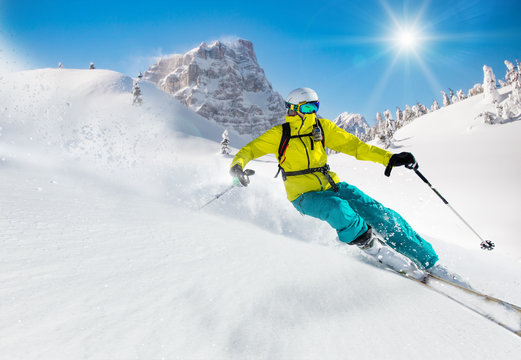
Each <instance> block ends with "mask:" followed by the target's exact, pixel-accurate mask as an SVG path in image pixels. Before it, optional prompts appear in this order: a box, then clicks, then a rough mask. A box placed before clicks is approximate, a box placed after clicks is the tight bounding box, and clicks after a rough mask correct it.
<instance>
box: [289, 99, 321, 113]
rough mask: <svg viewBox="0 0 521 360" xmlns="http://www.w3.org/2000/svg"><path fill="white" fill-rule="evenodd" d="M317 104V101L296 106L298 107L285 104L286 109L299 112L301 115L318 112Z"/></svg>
mask: <svg viewBox="0 0 521 360" xmlns="http://www.w3.org/2000/svg"><path fill="white" fill-rule="evenodd" d="M319 104H320V103H319V102H318V101H313V102H308V103H303V104H298V105H295V104H291V103H289V102H287V103H286V108H287V109H289V110H293V111H299V112H301V113H302V114H312V113H316V112H317V111H318V107H319Z"/></svg>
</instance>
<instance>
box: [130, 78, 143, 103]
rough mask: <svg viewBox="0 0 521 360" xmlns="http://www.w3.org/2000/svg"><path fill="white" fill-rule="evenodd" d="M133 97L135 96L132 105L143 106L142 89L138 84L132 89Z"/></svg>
mask: <svg viewBox="0 0 521 360" xmlns="http://www.w3.org/2000/svg"><path fill="white" fill-rule="evenodd" d="M132 95H134V99H133V101H132V104H134V105H141V104H143V98H142V97H141V88H140V87H139V84H138V83H137V82H136V83H135V84H134V88H133V89H132Z"/></svg>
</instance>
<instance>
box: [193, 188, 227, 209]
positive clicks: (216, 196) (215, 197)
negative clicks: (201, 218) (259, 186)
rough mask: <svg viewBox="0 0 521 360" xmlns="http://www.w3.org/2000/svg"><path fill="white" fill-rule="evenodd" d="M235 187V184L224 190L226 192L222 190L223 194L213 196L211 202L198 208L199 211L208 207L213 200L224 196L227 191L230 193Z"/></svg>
mask: <svg viewBox="0 0 521 360" xmlns="http://www.w3.org/2000/svg"><path fill="white" fill-rule="evenodd" d="M234 187H235V184H233V185H230V186H229V187H227V188H226V190H224V191H223V192H220V193H219V194H217V195H215V196H214V197H213V198H212V200H210V201H208V202H207V203H206V204H204V205H203V206H201V207H200V208H199V210H201V209H202V208H204V207H206V206H208V205H210V204H211V203H212V202H214V201H215V200H217V199H219V198H220V197H221V196H223V195H224V194H226V193H227V192H228V191H230V190H231V189H233V188H234Z"/></svg>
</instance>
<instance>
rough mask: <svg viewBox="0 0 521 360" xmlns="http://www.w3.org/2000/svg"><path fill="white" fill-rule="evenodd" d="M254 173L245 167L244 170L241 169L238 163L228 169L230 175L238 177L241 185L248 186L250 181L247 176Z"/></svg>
mask: <svg viewBox="0 0 521 360" xmlns="http://www.w3.org/2000/svg"><path fill="white" fill-rule="evenodd" d="M253 174H255V171H253V170H250V169H246V171H242V166H241V165H240V164H235V165H233V166H232V168H231V169H230V175H231V176H232V177H233V178H234V179H235V178H237V179H239V182H240V183H241V185H242V186H248V184H249V183H250V178H249V176H251V175H253Z"/></svg>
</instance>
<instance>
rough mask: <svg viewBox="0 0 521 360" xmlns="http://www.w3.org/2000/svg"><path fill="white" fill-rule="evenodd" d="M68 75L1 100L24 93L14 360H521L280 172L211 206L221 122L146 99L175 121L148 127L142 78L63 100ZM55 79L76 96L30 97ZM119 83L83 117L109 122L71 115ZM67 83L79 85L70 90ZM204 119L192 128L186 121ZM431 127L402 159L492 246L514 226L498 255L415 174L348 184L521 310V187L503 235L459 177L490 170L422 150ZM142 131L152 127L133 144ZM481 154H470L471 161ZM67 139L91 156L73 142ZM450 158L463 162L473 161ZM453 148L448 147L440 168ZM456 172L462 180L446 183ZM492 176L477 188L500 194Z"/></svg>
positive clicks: (83, 79)
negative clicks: (309, 207)
mask: <svg viewBox="0 0 521 360" xmlns="http://www.w3.org/2000/svg"><path fill="white" fill-rule="evenodd" d="M35 75H37V76H35ZM62 75H63V74H62ZM62 75H59V74H56V72H55V71H51V70H41V71H38V72H27V73H17V74H13V75H12V77H9V76H8V77H4V78H3V79H2V80H0V93H3V94H4V95H5V93H7V91H8V90H9V91H10V92H9V94H10V96H11V98H10V99H7V100H4V102H2V103H1V104H0V105H1V106H0V114H2V115H1V116H2V117H1V119H2V120H1V121H2V122H1V123H0V127H1V128H2V130H0V134H1V135H0V176H1V178H2V187H0V198H1V199H2V201H1V206H0V244H1V248H2V256H1V257H0V283H1V284H2V286H1V287H0V354H1V355H0V358H6V359H72V358H74V359H76V358H86V359H130V358H144V359H156V358H167V359H170V358H171V359H177V358H181V359H244V358H255V359H274V358H280V359H297V358H298V359H317V358H320V359H338V358H347V357H349V358H358V359H373V358H382V359H397V358H403V357H407V358H409V357H418V358H419V357H421V358H423V359H439V358H450V359H491V358H494V359H513V358H516V357H517V355H518V354H519V351H520V350H521V339H520V338H519V337H516V336H515V335H513V334H511V333H509V332H507V331H505V330H504V329H502V328H500V327H498V326H496V325H494V324H492V323H490V322H488V321H487V320H486V319H483V318H480V317H479V316H476V315H475V314H474V313H472V312H471V311H469V310H467V309H465V308H463V307H461V306H460V305H458V304H456V303H454V302H452V301H450V300H449V299H446V298H444V297H442V296H439V295H437V294H435V293H433V292H430V291H428V290H427V289H425V288H423V287H422V286H420V285H418V284H416V283H414V282H412V281H408V280H406V279H403V278H401V277H399V276H396V275H395V274H392V273H390V272H388V271H385V270H384V269H381V268H380V267H379V266H378V265H375V264H374V263H373V262H372V261H371V260H369V259H367V258H365V257H364V256H363V255H361V254H360V253H359V252H358V251H357V250H356V249H353V248H350V247H348V246H343V245H342V244H339V243H338V242H336V239H335V233H334V232H333V231H332V230H331V229H330V228H329V227H328V226H327V225H325V224H324V223H322V222H320V221H318V220H315V219H312V218H309V217H303V216H301V215H300V214H298V212H296V211H295V209H294V208H293V207H292V205H291V204H290V203H289V202H287V200H286V199H285V193H284V189H283V185H282V183H281V180H280V178H279V179H273V178H272V177H273V175H274V173H275V171H276V165H275V159H274V158H272V157H265V158H262V159H259V160H258V161H255V162H252V163H251V164H249V166H248V167H251V168H254V169H255V170H256V171H257V174H256V175H255V176H253V177H252V183H251V185H250V186H249V187H248V188H246V189H245V188H242V189H234V190H232V191H231V192H230V193H228V194H226V195H224V196H223V198H222V199H219V200H217V201H215V202H214V203H213V204H212V205H210V206H209V207H208V208H205V210H204V211H198V210H197V209H198V207H199V206H201V205H202V204H203V203H205V202H206V201H208V200H210V199H211V197H212V196H213V194H216V193H218V192H220V191H222V189H223V188H225V187H226V186H228V185H229V183H230V179H229V176H228V174H227V166H228V164H229V162H230V160H231V159H230V158H226V157H222V156H221V155H219V154H217V153H216V152H217V151H218V149H219V145H218V143H216V142H211V141H208V140H205V139H203V138H198V137H194V136H195V135H197V133H198V131H199V130H198V127H203V126H205V122H204V121H203V120H202V119H201V118H199V117H197V116H196V115H193V114H190V113H189V112H186V111H185V110H184V109H183V108H182V107H181V106H180V105H178V104H176V103H175V102H172V103H169V102H168V101H172V100H171V99H169V98H165V97H164V96H163V94H162V93H161V92H160V91H159V90H156V89H155V88H153V87H149V86H144V87H143V89H144V91H143V98H144V100H145V104H146V101H149V102H156V103H157V104H156V105H158V106H159V105H162V109H165V110H164V111H165V113H162V112H160V111H158V112H157V113H155V114H154V115H152V116H150V114H149V115H148V116H147V115H145V114H143V112H142V111H141V110H139V109H138V110H136V109H135V108H133V107H132V106H131V105H130V104H131V97H130V95H129V94H128V95H126V94H125V92H127V91H129V89H128V88H127V87H128V86H127V85H125V84H128V83H129V80H128V79H125V78H121V76H120V75H118V74H115V73H112V72H108V73H107V72H104V71H93V72H92V71H70V72H67V73H66V75H67V76H66V78H67V81H68V82H66V83H65V85H64V83H63V80H64V79H63V76H62ZM10 76H11V75H10ZM93 77H94V78H93ZM40 82H42V86H44V85H45V86H47V87H49V88H50V89H53V91H56V92H57V93H58V95H60V96H58V97H52V96H51V97H49V98H43V99H40V98H39V97H38V96H37V95H36V94H35V95H31V94H32V93H31V92H29V93H26V92H25V90H24V89H27V86H29V85H30V86H35V87H38V86H40ZM78 83H79V85H78ZM106 83H109V84H116V85H114V86H115V87H112V88H111V89H112V90H111V91H108V92H107V93H106V94H105V99H104V100H100V99H99V98H97V99H96V101H92V102H89V101H85V102H83V104H84V105H82V110H92V109H93V107H94V108H96V109H98V110H99V111H98V112H95V114H96V115H95V116H93V117H87V116H83V115H81V113H83V111H80V112H73V113H70V112H69V111H70V110H68V109H70V107H69V106H67V105H65V106H63V105H64V103H63V101H65V102H67V103H70V104H72V105H71V106H72V107H79V106H80V105H76V104H79V103H81V102H80V101H79V100H80V99H82V98H83V97H84V96H87V99H91V98H90V97H89V96H96V95H85V94H96V91H99V89H106V88H107V84H106ZM24 84H29V85H27V86H26V87H25V88H24ZM58 84H62V85H60V86H63V89H65V90H61V92H60V91H58V90H56V89H59V88H60V86H59V85H58ZM67 84H75V86H74V87H73V86H72V85H67ZM80 85H81V86H80ZM13 88H18V89H20V90H19V91H13ZM71 88H72V89H79V90H77V91H76V90H71ZM125 96H127V97H128V101H127V98H125ZM66 97H67V98H66ZM64 98H66V99H65V100H64ZM8 100H9V101H8ZM475 102H476V99H470V100H469V101H468V102H462V103H460V104H457V105H458V106H459V108H458V107H454V109H451V108H447V109H442V110H445V111H444V113H440V114H441V115H440V118H441V117H442V115H443V116H446V113H448V112H449V110H451V111H454V112H455V113H456V114H455V116H459V113H460V112H461V113H466V112H469V108H473V107H479V106H480V105H479V104H476V103H475ZM33 103H34V104H33ZM29 104H32V105H31V107H29ZM464 105H467V107H465V106H464ZM48 108H53V109H62V110H59V115H60V116H61V120H60V121H57V118H56V117H51V118H43V119H42V118H40V116H39V115H40V114H41V112H42V111H43V110H44V109H48ZM27 109H32V110H31V111H29V110H27ZM28 111H29V112H28ZM92 113H94V112H91V114H92ZM172 113H173V115H172ZM176 114H177V115H176ZM179 114H182V116H179ZM436 115H437V114H436V113H433V114H430V116H431V117H435V116H436ZM143 116H147V117H145V118H143ZM191 117H193V118H191ZM181 118H182V121H180V119H181ZM467 118H469V117H468V116H467ZM109 119H110V120H111V121H113V123H112V125H113V124H116V125H117V126H118V127H119V128H118V129H119V130H118V131H119V133H120V134H119V135H118V134H117V133H115V132H114V131H113V130H114V127H112V125H111V128H110V129H109V128H107V129H104V126H105V124H107V121H108V120H109ZM37 120H38V121H39V122H37ZM191 120H193V122H191V124H192V125H193V124H196V125H194V127H193V126H192V125H190V124H186V122H190V121H191ZM432 120H436V119H431V121H432ZM437 120H439V119H437ZM143 121H146V124H147V126H144V125H143ZM422 121H425V122H426V124H424V125H422ZM469 121H470V120H469ZM179 123H182V124H179ZM427 124H428V123H427V120H424V119H418V120H416V122H415V123H413V124H411V125H409V126H407V127H405V128H404V129H402V130H401V132H399V133H398V134H397V138H398V139H402V140H399V141H398V143H399V144H400V146H402V148H401V149H405V150H404V151H407V150H411V151H413V152H414V153H415V154H418V155H417V157H418V159H419V160H420V165H422V164H423V163H425V166H424V167H422V168H421V170H423V169H425V172H424V173H425V175H426V176H427V177H428V178H429V179H430V180H431V178H432V183H433V184H434V186H435V187H437V188H438V189H439V190H440V191H442V193H444V194H445V192H447V193H448V195H447V198H448V200H449V202H451V204H454V206H456V204H457V205H458V206H456V207H458V209H461V212H462V213H463V214H464V216H465V215H467V214H468V216H469V217H470V218H471V219H472V220H473V221H472V223H473V224H474V223H475V224H476V226H478V227H480V230H482V231H486V233H487V234H488V235H490V236H493V235H495V231H494V230H497V228H499V227H501V228H502V229H501V230H500V234H501V236H500V237H498V239H497V240H496V239H495V238H494V240H496V244H497V247H498V249H497V251H494V252H490V253H489V252H483V251H482V250H480V249H479V246H478V244H479V241H478V240H476V239H474V238H473V237H472V236H469V235H468V230H466V229H465V228H463V227H461V224H458V222H457V219H456V220H455V219H454V218H453V217H454V216H453V215H452V216H451V215H450V214H448V213H447V211H446V209H445V207H444V205H443V204H442V203H441V202H439V200H437V199H436V198H435V197H433V194H432V195H431V193H430V192H429V191H430V190H429V189H425V185H424V184H423V183H421V181H419V180H418V179H414V176H413V175H414V174H410V173H408V172H407V171H406V170H404V169H395V170H394V173H393V175H392V176H391V178H389V179H387V178H385V177H384V176H383V168H382V167H381V166H379V165H376V164H370V163H363V162H358V161H355V160H353V159H349V158H347V157H346V156H342V155H334V156H332V157H331V161H330V163H331V165H332V167H333V169H334V170H335V171H337V172H338V173H339V175H340V177H341V178H342V179H345V180H347V181H350V182H352V183H353V184H355V185H356V186H359V187H360V188H361V189H363V190H364V191H366V192H367V193H369V194H370V195H372V196H375V197H376V198H377V199H379V200H380V201H382V202H383V203H384V204H385V205H387V206H390V207H393V208H395V209H396V210H398V211H400V212H402V213H403V214H404V215H405V217H406V218H407V219H408V220H410V222H411V223H412V224H413V226H414V227H415V228H416V229H418V231H420V233H421V234H422V235H424V236H425V237H426V239H428V240H429V241H431V242H432V243H433V245H434V246H435V248H436V249H437V250H438V252H439V254H440V257H441V259H442V260H443V261H444V262H445V263H446V264H448V265H449V266H450V267H451V268H453V269H454V270H456V271H458V272H460V273H461V274H462V275H464V276H466V277H467V278H469V279H470V281H471V283H472V284H473V285H475V286H476V287H477V288H479V289H484V290H486V291H488V292H489V293H490V294H491V295H493V296H497V297H500V298H503V299H505V300H507V301H510V302H513V303H516V304H521V284H520V280H519V276H518V274H519V273H520V270H521V255H520V250H519V249H520V248H519V242H518V241H516V240H510V239H509V238H512V237H515V236H516V235H517V234H516V233H517V232H516V231H515V229H512V228H511V227H509V225H508V224H509V221H511V220H510V215H511V211H515V210H516V208H515V206H517V205H516V204H515V201H513V200H516V199H519V196H518V195H519V190H517V192H516V190H513V189H512V188H511V187H508V184H509V181H510V180H509V179H508V176H507V179H505V183H504V185H503V188H501V189H499V190H498V191H500V194H502V195H507V196H508V197H507V198H505V200H504V201H503V204H504V205H505V204H506V205H507V207H506V208H505V207H504V208H503V209H502V210H497V211H498V212H499V214H503V216H501V217H500V220H498V221H499V222H500V226H498V225H494V223H492V224H489V225H487V224H484V221H485V219H487V218H488V217H491V216H492V214H488V213H486V212H485V214H483V211H481V212H480V211H473V207H476V206H475V204H474V202H473V195H472V194H466V193H464V191H462V190H461V188H460V183H461V184H464V185H466V181H465V180H464V179H461V176H464V175H465V171H468V168H472V167H473V166H475V165H476V163H475V162H474V161H471V162H470V164H468V166H464V167H465V169H460V168H461V166H462V165H461V164H460V166H459V167H458V166H456V165H450V164H448V163H447V162H446V161H443V160H444V158H441V159H440V158H439V157H437V156H435V154H433V152H432V147H431V146H428V145H422V144H424V143H425V141H427V140H426V138H422V136H423V134H424V132H422V131H423V128H424V127H427V126H428V125H427ZM138 125H141V127H140V129H141V130H142V131H135V130H134V129H135V127H136V126H138ZM148 125H150V126H148ZM84 126H88V127H90V128H93V129H95V128H96V127H95V126H98V128H97V129H99V133H98V134H97V135H94V137H90V139H88V138H85V137H83V136H84V135H82V134H81V132H79V131H76V130H78V129H81V128H82V127H84ZM462 126H463V127H464V129H468V126H467V125H462ZM505 126H509V128H507V131H505V132H502V133H501V134H499V135H500V136H504V137H506V136H507V135H505V134H504V133H506V132H511V133H515V134H519V133H521V129H520V127H519V122H518V123H511V124H506V125H505ZM415 127H416V129H415ZM180 128H181V129H183V130H182V131H181V130H179V129H180ZM168 129H169V130H168ZM212 129H213V130H212V131H213V133H212V134H208V133H207V135H206V136H207V137H208V138H210V135H212V136H214V135H215V140H216V141H219V140H220V132H222V129H218V128H212ZM143 131H145V133H144V132H143ZM428 131H430V134H431V136H432V131H431V130H430V129H428ZM454 131H459V132H460V133H461V132H462V131H464V130H461V129H455V130H454ZM465 131H466V130H465ZM496 131H497V132H499V131H500V127H496V128H495V129H493V130H490V131H489V129H486V131H485V130H483V132H481V131H476V130H473V131H471V132H470V133H471V134H476V132H477V133H478V135H479V134H482V135H483V137H484V138H485V139H489V140H490V136H491V133H493V132H496ZM187 132H188V134H189V135H186V133H187ZM42 134H44V135H45V136H43V135H42ZM499 135H498V136H499ZM472 136H474V135H471V136H470V137H472ZM479 136H481V135H479ZM508 136H511V135H508ZM512 136H513V135H512ZM400 137H401V138H400ZM455 138H456V137H455ZM467 138H468V137H467ZM475 140H476V139H474V140H473V139H469V140H465V141H466V142H465V145H466V146H467V148H468V147H471V146H474V145H472V144H473V141H475ZM477 140H481V139H477ZM70 141H74V143H75V144H78V146H73V147H70V146H69V147H67V146H66V144H71V142H70ZM239 141H240V140H239V138H236V142H235V144H237V143H238V142H239ZM447 141H449V140H447ZM450 141H453V140H450ZM454 141H463V140H462V139H461V136H460V137H458V138H457V139H456V140H454ZM109 143H110V144H109ZM106 144H109V145H106ZM232 144H234V142H233V139H232ZM451 144H452V143H449V144H447V145H446V148H450V146H453V148H454V146H458V144H457V143H456V144H452V145H451ZM79 145H81V148H82V150H81V152H78V148H79ZM435 145H436V144H435ZM505 146H508V144H505ZM446 148H443V149H441V147H440V146H439V144H438V145H436V149H437V150H439V151H440V153H441V154H443V155H445V152H446V151H448V150H446ZM401 149H400V150H401ZM512 151H513V152H514V155H516V154H517V153H516V150H515V149H514V150H512ZM115 155H119V156H115ZM487 156H488V155H487V153H485V152H481V153H480V161H482V162H485V163H488V164H490V163H494V161H491V160H490V159H489V160H490V161H487V158H486V157H487ZM508 156H510V155H508ZM516 156H517V155H516ZM483 158H484V159H483ZM422 160H423V161H422ZM497 169H498V171H501V170H500V167H499V166H498V167H497ZM517 169H519V167H517ZM512 171H517V170H512ZM447 172H449V173H451V174H453V172H456V174H457V176H452V177H447V176H445V177H443V176H442V174H443V173H445V174H446V173H447ZM494 174H495V173H494V172H493V171H491V172H485V173H483V174H481V178H478V179H474V180H475V181H477V182H478V183H480V182H481V184H494V181H499V182H501V184H503V180H502V179H501V180H497V179H496V178H495V177H494V176H495V175H494ZM507 175H508V174H507ZM507 190H508V191H507ZM490 192H492V194H482V196H483V199H482V201H481V203H484V204H487V203H488V201H489V198H493V197H494V187H492V188H491V189H490ZM409 194H414V195H409ZM434 196H435V195H434ZM490 201H492V200H490ZM469 203H470V205H468V204H469ZM493 218H494V219H495V218H496V217H493ZM514 218H515V216H514ZM502 219H504V220H502ZM501 221H504V223H502V222H501ZM433 223H438V225H436V226H434V225H433ZM440 223H441V224H443V226H441V225H440ZM504 224H506V225H505V226H507V229H503V226H504ZM494 226H496V227H494ZM440 227H442V228H440ZM451 234H452V235H451ZM502 240H504V241H502ZM501 247H503V249H501Z"/></svg>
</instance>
